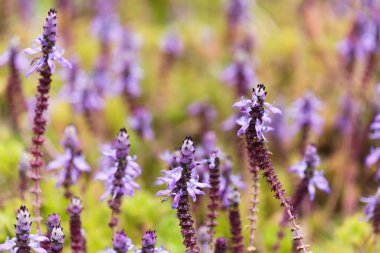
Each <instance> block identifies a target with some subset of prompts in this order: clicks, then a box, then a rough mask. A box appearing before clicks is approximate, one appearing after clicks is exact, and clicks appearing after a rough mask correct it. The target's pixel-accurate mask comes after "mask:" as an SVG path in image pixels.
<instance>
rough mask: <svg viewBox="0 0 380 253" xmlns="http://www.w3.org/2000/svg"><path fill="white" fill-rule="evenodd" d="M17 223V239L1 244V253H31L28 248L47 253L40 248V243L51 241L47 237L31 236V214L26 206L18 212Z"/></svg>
mask: <svg viewBox="0 0 380 253" xmlns="http://www.w3.org/2000/svg"><path fill="white" fill-rule="evenodd" d="M16 219H17V222H16V224H15V233H16V237H14V238H12V239H8V238H7V240H6V242H5V243H3V244H0V251H9V252H11V253H16V252H29V251H26V250H28V248H30V249H33V250H34V251H35V252H37V253H47V252H46V250H45V249H43V248H41V247H40V242H44V241H49V239H48V238H47V237H45V236H40V235H33V234H30V227H31V225H32V222H31V220H30V214H29V212H28V209H27V208H26V207H25V206H21V207H20V209H18V211H17V216H16Z"/></svg>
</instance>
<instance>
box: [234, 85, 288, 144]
mask: <svg viewBox="0 0 380 253" xmlns="http://www.w3.org/2000/svg"><path fill="white" fill-rule="evenodd" d="M265 97H266V92H265V89H264V86H263V85H261V84H259V85H258V86H257V88H255V89H253V92H252V100H249V99H245V98H244V97H242V98H241V100H240V101H238V102H236V103H235V104H234V105H233V107H235V108H238V109H239V112H240V113H241V115H242V116H241V117H240V118H239V119H238V120H237V121H236V123H237V124H238V125H239V126H241V128H240V129H239V131H238V132H237V135H238V136H241V135H244V134H245V133H246V131H247V129H248V127H249V124H250V122H251V121H252V119H253V118H252V116H251V115H250V112H251V111H252V109H253V108H256V107H259V106H260V104H261V103H263V105H265V107H266V108H267V109H266V110H264V111H263V112H261V114H262V115H259V117H257V118H256V121H255V128H256V133H257V137H258V139H259V140H260V139H264V140H266V139H265V136H264V133H266V132H269V131H271V130H272V128H271V127H269V126H267V124H269V123H271V119H270V118H269V112H271V113H278V114H282V112H281V110H280V109H278V108H276V107H274V106H273V105H271V104H270V103H268V102H264V99H265Z"/></svg>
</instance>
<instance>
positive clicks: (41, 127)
mask: <svg viewBox="0 0 380 253" xmlns="http://www.w3.org/2000/svg"><path fill="white" fill-rule="evenodd" d="M56 40H57V12H56V11H55V10H53V9H50V10H49V12H48V15H47V17H46V21H45V25H44V27H43V33H42V34H41V35H40V36H39V37H38V39H36V40H35V41H34V43H35V44H39V45H40V46H41V47H40V48H36V47H35V45H34V46H33V48H28V49H25V52H26V53H28V54H36V53H38V54H39V56H36V57H35V58H34V59H33V60H32V67H31V69H30V70H29V72H28V73H27V75H29V74H31V73H33V72H35V71H38V72H40V75H41V78H40V79H39V85H38V87H37V94H36V107H35V110H34V113H35V114H34V120H33V123H34V125H33V134H34V135H33V138H32V143H33V145H32V149H31V153H32V155H33V159H32V160H31V161H30V165H31V167H32V168H33V173H32V176H31V178H32V180H33V181H34V187H33V189H32V193H33V194H34V198H35V199H34V203H33V205H34V213H35V214H34V216H35V219H36V226H37V234H40V221H41V219H42V218H41V217H40V206H41V196H40V195H41V189H40V185H39V181H40V178H41V176H40V171H41V169H42V167H43V162H42V156H43V153H42V151H41V146H42V144H43V143H44V134H45V130H46V118H45V115H44V114H45V112H46V111H47V108H48V105H49V90H50V85H51V76H52V74H53V72H54V70H55V63H54V60H57V61H58V62H59V63H60V64H61V65H63V66H65V67H71V65H70V63H69V62H68V61H66V60H65V59H64V58H63V56H62V55H63V51H62V50H60V49H58V48H57V47H56V45H55V43H56Z"/></svg>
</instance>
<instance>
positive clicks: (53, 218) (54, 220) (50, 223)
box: [46, 213, 61, 231]
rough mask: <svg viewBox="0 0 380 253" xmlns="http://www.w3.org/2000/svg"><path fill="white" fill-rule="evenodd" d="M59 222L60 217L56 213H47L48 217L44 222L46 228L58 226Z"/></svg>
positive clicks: (50, 228)
mask: <svg viewBox="0 0 380 253" xmlns="http://www.w3.org/2000/svg"><path fill="white" fill-rule="evenodd" d="M60 223H61V218H60V217H59V215H58V214H56V213H53V214H51V215H49V218H48V220H47V222H46V226H47V228H48V230H50V231H51V230H52V229H53V228H54V227H57V226H59V225H60Z"/></svg>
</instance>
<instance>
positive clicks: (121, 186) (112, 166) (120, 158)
mask: <svg viewBox="0 0 380 253" xmlns="http://www.w3.org/2000/svg"><path fill="white" fill-rule="evenodd" d="M129 148H130V142H129V136H128V133H127V131H126V130H125V129H121V130H120V131H119V134H118V137H117V138H116V140H115V141H114V143H113V145H112V146H111V148H110V149H109V150H107V151H105V152H104V153H103V155H104V156H105V158H106V159H107V160H108V161H109V166H107V167H105V168H103V171H101V172H99V173H98V174H97V175H96V176H95V179H98V180H102V181H104V184H105V188H106V192H105V194H103V196H102V197H101V200H102V201H103V200H104V199H105V198H107V197H108V196H109V195H110V194H112V199H114V198H115V197H116V196H117V195H120V196H124V195H128V196H133V195H134V191H135V189H140V186H139V185H138V184H137V183H136V182H135V181H134V180H135V179H136V178H137V177H138V176H139V175H140V174H141V167H140V165H138V164H137V163H136V162H135V161H136V159H137V156H130V155H128V154H129ZM124 159H125V163H124ZM121 162H122V163H121ZM120 166H125V167H124V168H121V169H123V170H124V173H123V174H124V175H123V176H122V178H121V181H120V180H117V181H118V185H114V183H115V177H116V176H117V175H116V172H117V170H118V168H119V167H120Z"/></svg>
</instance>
